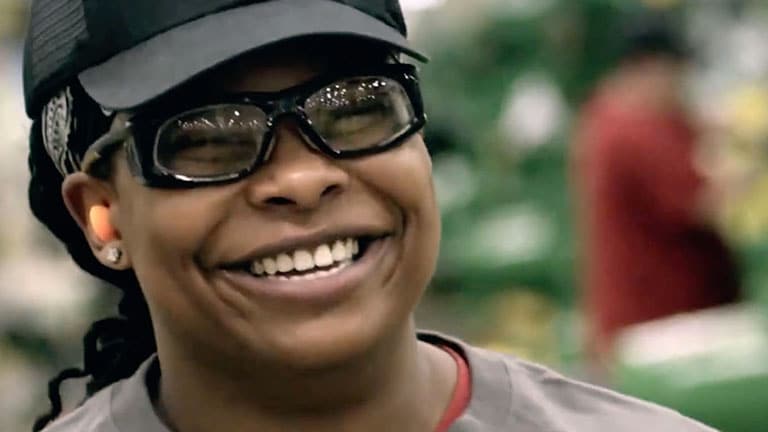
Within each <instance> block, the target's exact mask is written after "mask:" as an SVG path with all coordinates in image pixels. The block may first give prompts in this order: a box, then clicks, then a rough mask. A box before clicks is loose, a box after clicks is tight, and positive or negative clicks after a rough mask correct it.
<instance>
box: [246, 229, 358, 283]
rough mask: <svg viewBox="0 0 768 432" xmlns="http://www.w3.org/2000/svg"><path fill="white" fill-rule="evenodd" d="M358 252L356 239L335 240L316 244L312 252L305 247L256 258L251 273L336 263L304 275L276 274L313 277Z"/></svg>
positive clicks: (270, 273)
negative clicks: (259, 258) (273, 255)
mask: <svg viewBox="0 0 768 432" xmlns="http://www.w3.org/2000/svg"><path fill="white" fill-rule="evenodd" d="M359 252H360V245H359V242H358V240H357V239H354V238H348V239H345V240H336V241H335V242H333V244H332V245H331V244H330V243H329V244H323V245H320V246H318V247H317V248H316V249H315V250H314V253H312V252H311V251H309V250H307V249H298V250H296V251H293V252H291V253H281V254H279V255H277V256H276V257H271V258H264V259H261V260H256V261H254V262H253V263H252V264H251V268H250V270H251V273H253V274H254V275H257V276H263V275H265V274H266V275H268V276H275V275H278V273H289V272H291V271H293V270H296V271H299V272H306V271H309V270H312V269H313V268H315V267H318V268H322V267H330V266H332V265H334V263H338V266H337V267H336V268H332V269H327V270H323V269H319V270H317V271H314V272H311V273H309V274H305V275H297V276H279V275H278V276H276V277H288V278H305V279H315V278H317V277H322V276H325V275H326V272H335V271H337V270H338V269H339V268H342V267H345V266H347V265H349V264H351V262H352V258H353V257H354V256H355V255H357V254H358V253H359Z"/></svg>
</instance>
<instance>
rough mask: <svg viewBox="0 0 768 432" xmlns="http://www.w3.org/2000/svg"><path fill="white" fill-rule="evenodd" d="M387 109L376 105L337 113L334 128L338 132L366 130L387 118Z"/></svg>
mask: <svg viewBox="0 0 768 432" xmlns="http://www.w3.org/2000/svg"><path fill="white" fill-rule="evenodd" d="M385 111H386V110H385V109H384V107H382V106H380V105H375V106H370V107H364V108H362V109H356V110H354V111H345V112H340V113H336V114H335V116H334V117H336V118H335V120H334V121H333V123H332V125H333V127H332V129H333V131H334V132H335V133H337V134H344V133H355V132H359V131H363V130H366V129H368V128H369V127H371V126H374V125H376V124H377V123H379V122H381V121H382V120H383V119H384V118H385Z"/></svg>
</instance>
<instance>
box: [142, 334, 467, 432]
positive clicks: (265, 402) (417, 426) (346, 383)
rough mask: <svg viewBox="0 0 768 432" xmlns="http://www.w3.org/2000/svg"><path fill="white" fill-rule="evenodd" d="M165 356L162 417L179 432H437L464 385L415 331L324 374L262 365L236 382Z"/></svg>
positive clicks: (449, 361)
mask: <svg viewBox="0 0 768 432" xmlns="http://www.w3.org/2000/svg"><path fill="white" fill-rule="evenodd" d="M164 354H167V355H164ZM159 355H160V362H161V365H163V368H162V377H161V383H160V395H159V400H158V402H157V406H158V411H159V413H160V415H161V417H163V418H164V419H165V420H166V421H167V422H168V423H169V424H171V425H172V426H173V427H174V430H177V431H179V432H197V431H201V432H202V431H210V430H230V431H252V430H259V431H285V430H312V431H318V432H322V431H359V430H366V431H378V430H381V431H385V430H386V431H391V430H398V431H425V430H432V429H434V427H435V425H436V424H437V423H438V421H439V419H440V417H441V416H442V414H443V411H444V409H445V407H446V406H447V405H448V403H449V401H450V397H451V394H452V390H453V387H454V384H455V378H456V371H455V364H454V362H453V360H452V359H451V358H450V356H448V355H447V354H446V353H444V352H443V351H442V350H440V349H439V348H435V347H432V346H430V345H427V344H424V343H421V342H419V341H418V340H417V339H416V337H415V331H414V330H413V327H412V325H409V326H407V327H406V328H404V329H402V330H401V331H399V332H397V334H395V335H393V336H392V337H390V338H389V340H388V341H385V342H383V343H381V344H379V346H376V347H374V348H373V349H372V350H370V352H369V353H367V354H366V355H364V356H361V357H360V358H357V359H352V360H350V361H349V362H347V363H345V364H343V365H336V366H333V367H328V368H327V369H324V370H312V371H306V370H290V369H287V368H283V367H269V366H267V365H259V366H255V367H253V368H251V369H249V370H248V372H247V375H246V376H243V374H242V372H238V373H237V374H235V375H236V376H234V375H233V373H232V372H231V369H230V370H223V369H214V368H210V367H205V366H200V365H198V364H194V363H193V362H190V361H188V359H189V358H193V357H190V355H189V354H187V355H185V356H180V357H179V358H178V359H176V358H174V356H173V355H172V353H170V352H169V353H164V352H163V350H162V349H161V350H160V352H159ZM240 371H242V369H240Z"/></svg>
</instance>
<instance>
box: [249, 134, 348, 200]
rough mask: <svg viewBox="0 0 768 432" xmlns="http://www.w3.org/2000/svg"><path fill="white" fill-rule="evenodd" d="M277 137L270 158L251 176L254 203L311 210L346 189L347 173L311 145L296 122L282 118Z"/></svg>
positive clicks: (250, 197)
mask: <svg viewBox="0 0 768 432" xmlns="http://www.w3.org/2000/svg"><path fill="white" fill-rule="evenodd" d="M273 139H274V140H275V142H274V143H273V147H272V153H271V155H270V157H269V159H268V160H267V161H266V162H265V164H264V165H263V166H262V167H260V168H259V169H258V170H257V172H256V173H254V175H253V176H251V177H250V178H249V179H248V182H249V184H248V191H247V194H248V201H249V203H250V204H251V205H253V206H257V207H262V208H264V207H268V208H284V209H296V210H309V209H314V208H317V207H319V206H320V205H321V204H322V203H323V202H324V201H326V200H328V199H330V198H331V197H333V196H334V195H337V194H339V193H340V192H341V191H343V190H344V189H346V187H347V185H348V183H349V175H348V174H347V172H346V171H345V170H343V169H342V168H341V167H340V166H338V165H336V164H335V163H334V162H333V160H331V159H330V158H328V157H327V156H325V155H323V154H322V153H320V152H319V151H317V150H315V149H314V148H313V147H311V146H309V145H307V143H305V141H304V140H305V138H304V136H303V135H302V134H301V132H300V129H299V126H298V125H297V124H296V123H295V121H293V120H291V119H284V120H281V121H280V123H279V124H278V125H276V127H275V135H274V138H273Z"/></svg>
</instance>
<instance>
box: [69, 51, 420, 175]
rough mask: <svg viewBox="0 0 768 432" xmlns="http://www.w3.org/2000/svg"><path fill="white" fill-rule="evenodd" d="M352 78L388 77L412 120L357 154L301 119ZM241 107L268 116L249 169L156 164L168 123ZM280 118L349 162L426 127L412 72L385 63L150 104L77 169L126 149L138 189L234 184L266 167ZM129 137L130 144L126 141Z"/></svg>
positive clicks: (307, 140)
mask: <svg viewBox="0 0 768 432" xmlns="http://www.w3.org/2000/svg"><path fill="white" fill-rule="evenodd" d="M357 77H361V78H362V77H371V78H376V77H381V78H389V79H392V80H394V81H396V82H397V83H399V84H400V85H401V86H402V87H403V89H404V90H405V92H406V95H407V96H408V99H409V101H410V103H411V106H412V108H413V114H414V115H413V118H412V120H411V122H410V124H409V125H408V127H407V128H406V129H404V130H403V131H401V132H400V133H398V134H397V135H395V136H393V137H392V138H391V139H389V140H388V141H385V142H383V143H380V144H379V145H376V146H373V147H369V148H364V149H359V150H341V151H340V150H335V149H333V148H332V147H331V146H330V145H329V144H328V143H327V142H326V141H325V139H323V137H322V136H321V135H320V134H319V133H317V131H315V129H314V127H313V126H312V121H311V120H310V119H309V117H308V116H307V114H306V111H305V109H304V104H305V103H306V101H307V99H309V97H311V96H312V95H314V94H316V93H317V92H318V91H320V90H322V89H323V88H324V87H327V86H329V85H331V84H333V83H334V82H338V81H341V80H343V79H349V78H357ZM226 104H241V105H252V106H255V107H257V108H260V109H261V110H263V111H264V113H265V114H266V115H267V123H266V126H267V128H266V130H265V134H264V137H263V140H264V145H263V146H262V149H261V151H260V154H259V155H258V156H257V158H256V159H255V161H254V163H253V164H251V166H250V167H248V168H245V169H243V170H241V171H238V172H236V173H231V174H226V175H220V176H212V177H189V176H185V175H181V174H177V173H173V172H171V171H169V170H167V169H165V168H163V167H162V166H160V165H159V164H158V163H157V159H156V156H155V148H156V147H157V139H158V135H159V132H160V130H159V129H160V127H162V126H163V125H164V124H165V123H166V122H167V121H168V120H169V119H171V118H173V117H175V116H178V115H179V114H182V113H184V112H188V111H190V110H193V109H199V108H204V107H206V106H215V105H226ZM283 117H292V118H294V119H295V120H296V121H297V123H298V126H299V128H300V130H301V133H302V134H303V135H304V137H305V140H304V141H305V144H306V145H309V146H311V147H312V148H314V149H316V150H318V151H320V152H322V153H323V154H325V155H327V156H329V157H331V158H334V159H351V158H357V157H363V156H368V155H372V154H376V153H382V152H385V151H387V150H390V149H392V148H395V147H397V146H399V145H401V144H403V143H404V142H405V141H406V140H407V139H408V138H409V137H410V136H412V135H413V134H414V133H416V132H418V131H419V130H421V129H422V128H423V127H424V126H425V125H426V123H427V116H426V114H425V112H424V103H423V99H422V96H421V90H420V87H419V79H418V75H417V71H416V67H415V66H413V65H409V64H387V65H379V66H376V67H369V68H359V69H354V70H350V69H346V70H344V71H335V72H331V73H328V74H323V75H321V76H319V77H317V78H315V79H312V80H310V81H309V82H307V83H304V84H301V85H299V86H296V87H292V88H289V89H286V90H282V91H279V92H272V93H259V92H243V93H224V94H217V95H211V96H207V97H195V98H189V99H184V98H181V99H179V98H176V99H174V100H172V101H164V102H162V103H156V104H154V105H150V106H148V107H147V108H145V109H142V111H141V112H139V113H137V114H134V115H132V116H131V117H129V119H128V121H127V122H126V123H125V125H124V127H122V128H120V129H118V130H113V131H110V132H109V133H107V134H106V135H104V136H102V137H101V138H99V139H98V140H97V141H95V142H94V143H93V144H92V145H91V147H89V149H88V150H87V151H86V153H85V155H84V157H83V160H82V163H81V166H82V168H81V170H82V171H83V172H86V173H93V171H94V170H93V168H94V167H95V166H96V165H97V164H98V163H99V161H100V160H103V159H105V158H106V157H108V156H109V155H110V154H111V153H112V152H113V151H114V150H116V149H117V148H119V146H120V145H124V146H126V150H127V154H128V161H129V166H130V169H131V173H132V174H133V175H134V177H136V178H137V179H138V180H139V181H140V182H141V183H142V184H144V185H146V186H150V187H158V188H190V187H197V186H205V185H214V184H224V183H231V182H235V181H238V180H240V179H242V178H245V177H247V176H249V175H250V174H252V173H253V172H254V171H255V170H256V169H257V168H258V167H259V166H260V165H262V164H263V163H265V162H266V160H267V159H268V156H269V154H270V153H271V151H272V148H273V146H274V145H275V142H274V139H273V138H274V129H275V125H276V124H277V122H278V120H280V119H281V118H283ZM131 135H133V139H132V140H130V139H129V138H130V137H131Z"/></svg>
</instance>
